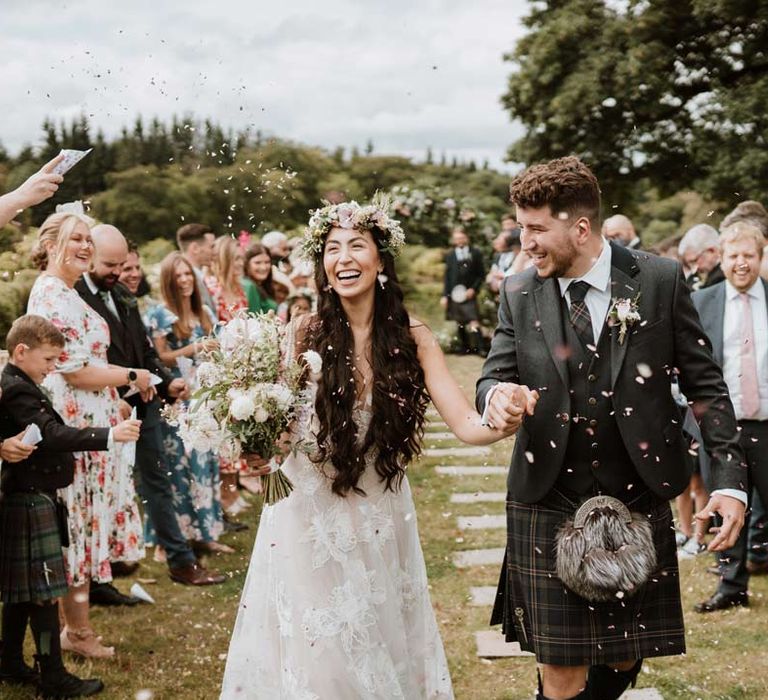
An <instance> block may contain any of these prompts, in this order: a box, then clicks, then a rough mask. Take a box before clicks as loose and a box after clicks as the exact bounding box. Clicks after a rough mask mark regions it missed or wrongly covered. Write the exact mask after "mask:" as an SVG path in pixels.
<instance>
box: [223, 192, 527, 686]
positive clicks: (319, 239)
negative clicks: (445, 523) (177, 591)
mask: <svg viewBox="0 0 768 700" xmlns="http://www.w3.org/2000/svg"><path fill="white" fill-rule="evenodd" d="M403 243H404V239H403V232H402V229H401V228H400V226H399V224H398V222H397V221H394V220H393V219H391V218H389V216H388V214H387V212H386V206H385V203H384V202H383V201H378V202H377V201H374V203H373V204H371V205H368V206H365V207H360V206H359V205H357V204H356V203H354V202H351V203H343V204H337V205H330V206H327V207H325V208H324V209H320V210H317V211H316V212H314V214H313V216H312V218H311V219H310V223H309V228H308V231H307V234H306V235H305V239H304V242H303V248H304V252H305V253H306V255H307V257H308V258H310V259H311V260H312V261H313V262H314V263H315V281H316V283H317V289H318V290H319V295H320V296H319V301H318V311H317V314H316V315H315V316H311V317H307V316H305V317H303V318H301V319H299V320H298V322H296V323H294V324H293V325H291V326H289V329H288V334H287V335H288V341H287V343H286V346H287V349H286V352H287V353H302V352H304V351H305V350H308V349H309V350H314V351H316V352H317V353H319V355H320V356H321V358H322V370H321V371H320V372H318V373H317V374H312V373H311V372H310V370H309V368H308V370H307V373H308V377H309V378H308V388H309V389H310V390H311V391H312V392H314V397H315V398H314V410H313V411H311V412H310V415H307V416H304V417H302V418H299V419H298V420H297V421H296V423H297V424H296V426H295V427H294V429H293V434H292V440H293V443H294V445H300V446H301V451H299V450H296V451H294V452H293V453H292V454H290V455H289V456H288V457H287V458H286V459H285V461H284V463H283V466H282V469H283V470H284V471H285V473H286V474H287V475H288V477H289V478H290V479H291V481H292V482H293V484H294V489H295V490H294V491H293V492H292V493H291V494H290V495H289V496H288V497H287V498H286V499H284V500H282V501H280V502H278V503H276V504H275V505H273V506H265V507H264V511H263V513H262V517H261V522H260V525H259V530H258V534H257V536H256V542H255V545H254V549H253V555H252V557H251V563H250V567H249V570H248V576H247V579H246V583H245V588H244V591H243V595H242V599H241V601H240V607H239V610H238V616H237V622H236V623H235V628H234V631H233V634H232V640H231V642H230V647H229V654H228V658H227V666H226V671H225V673H224V681H223V688H222V693H221V698H222V699H225V700H236V699H244V698H247V699H249V700H251V699H253V700H256V699H259V700H260V699H262V698H263V699H264V700H278V699H285V700H358V699H371V700H373V699H378V698H382V699H383V698H404V699H407V700H413V699H415V698H424V699H429V700H438V699H439V700H443V699H446V698H453V691H452V688H451V679H450V675H449V672H448V665H447V662H446V658H445V652H444V650H443V645H442V641H441V639H440V635H439V632H438V629H437V624H436V621H435V615H434V612H433V610H432V606H431V603H430V599H429V591H428V584H427V574H426V568H425V566H424V557H423V554H422V551H421V545H420V543H419V536H418V531H417V527H416V512H415V507H414V503H413V498H412V496H411V491H410V488H409V485H408V480H407V478H406V476H405V468H406V466H407V465H408V463H409V462H410V461H411V460H412V459H413V458H415V457H416V456H417V455H418V454H419V451H420V437H421V435H422V433H423V426H424V414H425V410H426V406H427V403H428V400H429V399H431V400H432V402H433V403H434V405H435V407H436V408H437V410H438V411H439V413H440V415H441V416H442V417H443V419H444V420H445V422H446V423H447V424H448V426H449V427H450V429H451V430H452V431H453V432H454V434H455V435H456V436H457V437H458V438H459V439H461V440H463V441H464V442H468V443H472V444H478V445H480V444H488V443H491V442H494V441H496V440H500V439H501V438H503V437H506V436H507V435H509V434H510V433H502V432H500V431H497V430H493V429H491V428H489V427H484V426H482V425H481V421H480V416H478V414H477V413H476V411H475V410H474V409H473V408H472V407H471V406H470V404H469V401H468V400H467V398H466V397H465V396H464V394H463V392H462V391H461V389H460V388H459V386H458V385H457V384H456V382H455V380H454V379H453V377H452V376H451V375H450V373H449V371H448V368H447V366H446V364H445V359H444V357H443V354H442V351H441V350H440V347H439V345H438V344H437V342H436V340H435V338H434V336H433V335H432V333H431V332H430V331H429V329H428V328H427V327H426V326H424V325H423V324H421V323H419V322H418V321H415V320H414V319H412V318H410V317H409V316H408V313H407V311H406V310H405V307H404V306H403V293H402V290H401V288H400V285H399V283H398V281H397V275H396V273H395V264H394V257H395V255H396V254H397V253H398V251H399V249H400V248H401V247H402V245H403ZM295 356H298V355H295ZM533 402H534V399H533V398H532V397H531V395H530V393H529V392H528V391H527V389H525V388H524V387H521V388H519V389H518V390H517V393H516V394H515V400H514V402H512V401H511V402H510V406H509V412H510V414H513V415H515V416H517V418H518V420H519V421H522V416H523V413H524V411H525V410H526V408H522V407H527V408H528V410H529V411H531V412H532V409H533ZM308 455H309V456H308ZM250 461H251V462H252V463H255V464H263V461H261V460H259V459H258V457H256V456H251V458H250ZM267 471H268V469H267Z"/></svg>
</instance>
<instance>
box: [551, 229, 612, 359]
mask: <svg viewBox="0 0 768 700" xmlns="http://www.w3.org/2000/svg"><path fill="white" fill-rule="evenodd" d="M574 281H583V282H587V283H588V284H589V290H588V291H587V295H586V296H585V297H584V303H585V304H586V305H587V309H589V315H590V317H591V319H592V335H593V337H594V340H595V345H597V342H598V340H600V333H601V332H602V330H603V326H604V325H605V318H606V316H607V315H608V309H609V308H610V306H611V246H610V245H609V244H608V242H607V241H606V240H605V239H603V248H602V250H601V251H600V255H598V256H597V260H595V263H594V265H592V267H591V268H590V269H589V272H587V273H586V274H584V275H582V276H581V277H558V278H557V283H558V284H559V285H560V294H561V295H562V296H564V297H565V301H566V302H567V304H568V306H569V307H570V305H571V293H570V292H569V291H568V285H570V284H571V282H574Z"/></svg>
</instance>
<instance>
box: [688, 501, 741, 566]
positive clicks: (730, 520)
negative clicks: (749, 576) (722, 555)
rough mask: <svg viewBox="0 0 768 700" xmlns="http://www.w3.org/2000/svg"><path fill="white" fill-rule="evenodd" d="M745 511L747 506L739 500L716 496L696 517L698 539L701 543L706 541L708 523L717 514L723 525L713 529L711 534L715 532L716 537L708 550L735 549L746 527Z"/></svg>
mask: <svg viewBox="0 0 768 700" xmlns="http://www.w3.org/2000/svg"><path fill="white" fill-rule="evenodd" d="M745 510H746V506H745V505H744V504H743V503H742V502H741V501H740V500H739V499H738V498H733V497H732V496H725V495H722V494H715V495H714V496H712V497H711V498H710V499H709V503H707V505H705V506H704V508H702V509H701V510H700V511H699V512H698V513H696V515H695V516H694V517H695V518H696V539H697V540H698V541H699V542H701V541H702V540H703V539H704V535H705V534H706V530H707V523H708V522H709V519H710V518H711V517H712V515H714V514H715V513H717V514H719V515H720V517H721V518H722V520H723V524H722V526H721V527H713V528H711V530H710V532H714V533H715V537H714V539H713V540H712V541H711V542H710V543H709V547H707V549H709V551H710V552H722V551H723V550H726V549H728V548H729V547H733V545H735V544H736V539H737V538H738V536H739V532H740V531H741V528H742V527H743V526H744V511H745Z"/></svg>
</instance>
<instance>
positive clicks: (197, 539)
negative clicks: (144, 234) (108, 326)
mask: <svg viewBox="0 0 768 700" xmlns="http://www.w3.org/2000/svg"><path fill="white" fill-rule="evenodd" d="M160 291H161V293H162V299H163V301H162V303H160V304H157V305H155V306H153V307H151V308H150V309H149V311H148V312H147V316H146V325H147V326H148V327H149V329H150V333H151V334H152V338H153V340H154V343H155V347H156V348H157V354H158V355H159V356H160V359H161V360H162V361H163V362H164V363H165V364H166V365H167V366H168V367H170V368H171V371H172V373H173V374H174V376H175V377H181V376H182V373H181V370H180V369H179V366H178V363H177V360H178V359H179V358H181V357H186V358H189V359H191V360H193V361H196V359H197V355H198V353H199V352H200V351H202V350H206V349H210V348H213V347H215V345H216V341H215V340H213V339H211V338H208V337H207V336H209V335H210V334H211V333H212V332H213V330H214V324H215V319H214V318H213V314H212V313H211V312H210V311H209V310H208V307H206V306H204V305H203V302H202V298H201V296H200V290H199V289H198V287H197V284H196V280H195V273H194V270H193V269H192V266H191V265H190V263H189V262H188V261H187V260H186V259H185V258H184V257H183V256H182V255H181V253H176V252H174V253H169V254H168V255H167V256H166V257H165V258H164V259H163V261H162V263H161V264H160ZM187 379H188V381H189V379H190V378H189V377H187ZM163 438H164V447H165V454H164V457H165V459H166V460H167V464H168V470H169V471H170V472H171V486H172V488H173V495H174V504H175V506H176V516H177V517H178V519H179V526H180V527H181V532H182V533H183V534H184V535H185V536H186V537H187V538H188V539H189V540H191V541H192V544H193V547H195V548H196V549H198V550H202V551H208V552H231V551H233V550H232V549H231V548H230V547H227V546H226V545H223V544H220V543H218V542H217V541H216V540H218V538H219V536H220V535H221V533H222V532H223V530H224V522H223V513H222V508H221V496H220V493H219V489H220V481H219V458H218V457H217V456H216V455H215V454H213V453H212V452H205V453H200V452H198V451H197V450H191V451H189V452H187V451H185V449H184V444H183V443H182V441H181V438H180V437H179V432H178V429H177V428H175V427H173V426H170V425H168V424H167V423H165V422H164V423H163ZM151 537H152V532H151V524H150V529H148V531H147V540H148V541H150V539H151Z"/></svg>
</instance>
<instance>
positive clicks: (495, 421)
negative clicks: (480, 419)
mask: <svg viewBox="0 0 768 700" xmlns="http://www.w3.org/2000/svg"><path fill="white" fill-rule="evenodd" d="M538 400H539V392H537V391H535V390H531V389H529V388H528V387H527V386H525V385H520V384H508V383H501V384H497V385H496V388H495V389H494V392H493V394H492V396H491V398H490V399H489V401H488V412H487V414H486V417H487V419H488V423H489V425H490V426H491V427H493V428H495V429H496V430H500V431H501V432H503V433H515V432H517V430H518V428H519V427H520V425H521V424H522V422H523V419H524V418H525V416H526V415H529V416H532V415H533V412H534V410H535V408H536V402H537V401H538Z"/></svg>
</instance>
